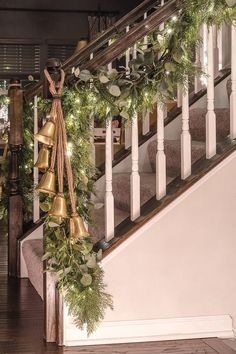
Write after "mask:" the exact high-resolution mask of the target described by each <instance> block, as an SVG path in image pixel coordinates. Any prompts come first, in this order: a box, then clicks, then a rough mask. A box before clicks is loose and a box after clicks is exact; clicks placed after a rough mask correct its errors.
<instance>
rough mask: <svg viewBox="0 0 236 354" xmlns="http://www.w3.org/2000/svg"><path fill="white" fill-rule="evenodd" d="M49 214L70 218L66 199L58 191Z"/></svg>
mask: <svg viewBox="0 0 236 354" xmlns="http://www.w3.org/2000/svg"><path fill="white" fill-rule="evenodd" d="M48 215H51V216H55V217H58V218H68V215H67V208H66V200H65V197H64V195H63V194H61V193H58V194H57V195H56V196H55V197H54V199H53V202H52V207H51V210H50V211H49V213H48Z"/></svg>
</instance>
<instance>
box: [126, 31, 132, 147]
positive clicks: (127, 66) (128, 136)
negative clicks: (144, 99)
mask: <svg viewBox="0 0 236 354" xmlns="http://www.w3.org/2000/svg"><path fill="white" fill-rule="evenodd" d="M128 32H129V26H127V27H126V33H128ZM129 62H130V48H128V49H127V50H126V52H125V67H126V75H127V76H129V74H130V67H129ZM130 146H131V127H129V126H127V127H125V149H126V150H127V149H128V148H130Z"/></svg>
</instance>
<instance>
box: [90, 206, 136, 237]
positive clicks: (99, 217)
mask: <svg viewBox="0 0 236 354" xmlns="http://www.w3.org/2000/svg"><path fill="white" fill-rule="evenodd" d="M114 215H115V226H117V225H119V224H120V223H121V222H122V221H123V220H124V219H126V218H127V217H128V216H129V213H128V212H127V211H125V210H122V209H119V208H115V213H114ZM92 220H93V223H94V225H92V226H90V227H89V231H90V233H91V235H92V236H93V241H94V243H96V242H98V241H100V240H101V239H102V238H103V237H104V236H105V208H104V206H103V207H102V208H99V209H94V211H93V215H92Z"/></svg>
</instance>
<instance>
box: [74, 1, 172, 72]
mask: <svg viewBox="0 0 236 354" xmlns="http://www.w3.org/2000/svg"><path fill="white" fill-rule="evenodd" d="M176 5H177V0H170V1H169V2H168V3H167V4H166V5H164V6H162V7H161V8H159V9H158V11H155V12H154V13H153V14H151V15H150V16H148V18H147V19H146V20H144V21H142V22H141V23H140V24H139V25H137V26H135V27H133V28H132V29H131V30H130V31H129V32H127V33H126V34H125V35H124V36H122V38H119V39H118V40H117V41H115V42H114V43H113V44H112V45H111V46H109V47H107V48H105V49H104V50H103V51H101V52H100V53H98V54H97V55H96V57H94V58H93V59H92V60H90V61H89V63H88V64H84V65H82V66H80V69H85V68H86V69H87V70H90V71H93V70H95V69H96V68H97V67H100V66H102V65H106V64H108V63H110V62H112V61H113V60H115V59H116V58H117V57H118V56H119V55H121V54H122V53H124V51H125V50H126V49H127V48H130V47H132V46H133V45H134V44H135V43H137V41H139V40H140V39H142V38H143V37H144V36H146V35H148V34H149V33H151V32H153V31H154V30H155V29H156V28H157V27H158V26H159V25H160V24H162V23H163V22H165V21H166V20H167V19H168V18H169V17H170V16H171V15H173V14H174V13H175V12H176V10H177V7H176Z"/></svg>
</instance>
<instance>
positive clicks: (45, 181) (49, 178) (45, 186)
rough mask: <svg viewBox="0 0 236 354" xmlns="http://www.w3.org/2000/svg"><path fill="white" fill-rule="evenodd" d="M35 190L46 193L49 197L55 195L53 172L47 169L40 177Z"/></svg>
mask: <svg viewBox="0 0 236 354" xmlns="http://www.w3.org/2000/svg"><path fill="white" fill-rule="evenodd" d="M36 189H37V191H38V192H42V193H48V194H49V195H54V194H56V176H55V173H54V171H53V170H51V169H49V170H48V171H47V172H46V173H45V174H44V175H43V176H42V178H41V180H40V182H39V184H38V186H37V187H36Z"/></svg>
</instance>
